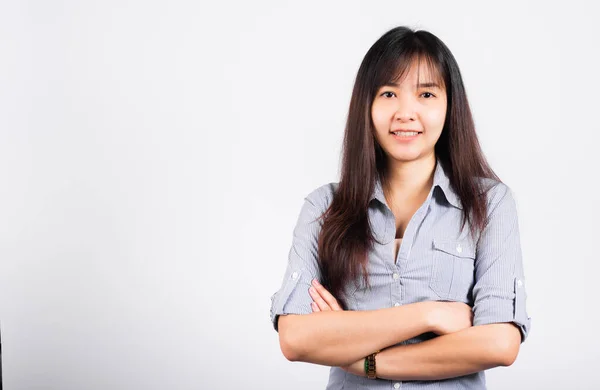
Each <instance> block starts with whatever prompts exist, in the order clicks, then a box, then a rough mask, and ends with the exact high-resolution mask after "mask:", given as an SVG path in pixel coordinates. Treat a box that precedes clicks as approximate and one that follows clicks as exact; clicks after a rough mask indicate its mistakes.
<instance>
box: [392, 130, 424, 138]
mask: <svg viewBox="0 0 600 390" xmlns="http://www.w3.org/2000/svg"><path fill="white" fill-rule="evenodd" d="M421 133H423V132H422V131H405V130H400V131H392V132H390V134H394V135H395V136H396V137H414V136H416V135H419V134H421Z"/></svg>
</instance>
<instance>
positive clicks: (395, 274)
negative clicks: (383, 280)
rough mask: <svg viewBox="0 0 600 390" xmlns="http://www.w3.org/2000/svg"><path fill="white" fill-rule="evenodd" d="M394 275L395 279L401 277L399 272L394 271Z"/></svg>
mask: <svg viewBox="0 0 600 390" xmlns="http://www.w3.org/2000/svg"><path fill="white" fill-rule="evenodd" d="M392 276H393V277H394V280H396V279H398V278H399V277H400V275H398V274H397V273H395V272H394V275H392Z"/></svg>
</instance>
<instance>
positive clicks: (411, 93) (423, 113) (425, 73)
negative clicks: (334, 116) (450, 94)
mask: <svg viewBox="0 0 600 390" xmlns="http://www.w3.org/2000/svg"><path fill="white" fill-rule="evenodd" d="M417 76H418V77H417ZM418 78H420V80H418ZM435 79H436V78H434V77H431V74H430V72H429V69H428V68H427V66H425V65H424V64H422V65H421V67H420V74H417V65H416V63H415V65H413V66H411V68H410V70H409V71H408V72H407V73H406V74H405V77H404V78H403V79H402V80H401V81H400V84H399V85H387V86H383V87H381V88H380V89H379V90H378V91H377V94H376V95H375V98H374V100H373V104H372V106H371V117H372V118H373V124H374V125H375V133H376V134H375V138H376V139H377V142H379V145H381V147H382V148H383V150H384V151H385V153H386V154H387V156H388V157H390V158H391V159H393V160H396V161H397V162H408V161H414V160H418V159H423V158H428V157H430V156H432V155H433V153H434V146H435V144H436V142H437V140H438V138H439V137H440V134H441V133H442V128H443V127H444V121H445V119H446V103H447V100H446V91H445V89H444V86H443V85H439V84H438V83H436V82H435V81H434V80H435ZM417 81H419V82H420V84H419V85H417ZM394 132H399V133H397V134H394ZM390 162H393V161H390Z"/></svg>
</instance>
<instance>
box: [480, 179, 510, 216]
mask: <svg viewBox="0 0 600 390" xmlns="http://www.w3.org/2000/svg"><path fill="white" fill-rule="evenodd" d="M480 183H481V188H482V190H483V193H482V194H483V195H485V197H486V201H487V207H488V214H491V213H492V212H493V211H494V210H495V209H497V208H503V209H506V208H509V209H514V208H515V206H516V205H515V198H514V195H513V191H512V189H511V188H510V187H509V186H508V185H507V184H506V183H503V182H501V181H498V180H494V179H489V178H482V179H481V181H480Z"/></svg>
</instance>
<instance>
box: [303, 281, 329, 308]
mask: <svg viewBox="0 0 600 390" xmlns="http://www.w3.org/2000/svg"><path fill="white" fill-rule="evenodd" d="M308 291H310V296H311V297H312V299H313V301H315V303H316V304H317V305H318V306H319V309H321V311H331V308H330V307H329V305H328V304H327V302H325V301H324V300H323V298H321V295H319V293H318V292H317V289H315V288H314V287H311V288H309V289H308Z"/></svg>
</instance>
